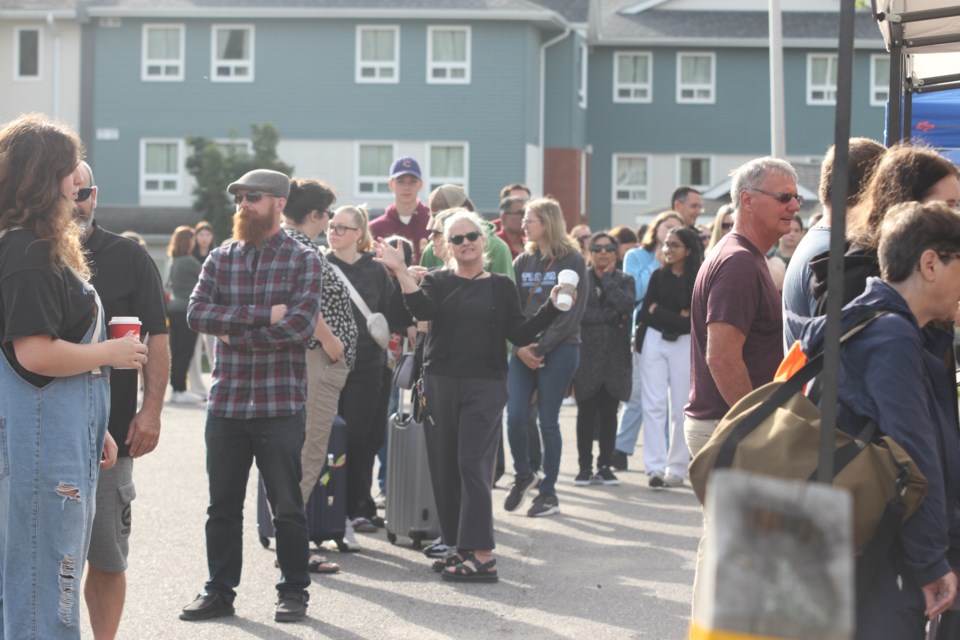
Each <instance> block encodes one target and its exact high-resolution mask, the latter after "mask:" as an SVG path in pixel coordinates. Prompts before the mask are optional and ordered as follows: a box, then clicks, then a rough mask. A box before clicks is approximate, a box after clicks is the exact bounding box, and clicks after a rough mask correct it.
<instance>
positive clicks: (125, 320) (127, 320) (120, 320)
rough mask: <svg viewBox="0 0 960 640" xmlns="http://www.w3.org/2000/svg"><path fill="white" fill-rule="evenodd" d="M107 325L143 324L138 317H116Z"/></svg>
mask: <svg viewBox="0 0 960 640" xmlns="http://www.w3.org/2000/svg"><path fill="white" fill-rule="evenodd" d="M107 324H141V322H140V318H138V317H137V316H114V317H112V318H110V322H108V323H107Z"/></svg>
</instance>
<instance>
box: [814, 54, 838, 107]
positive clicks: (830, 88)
mask: <svg viewBox="0 0 960 640" xmlns="http://www.w3.org/2000/svg"><path fill="white" fill-rule="evenodd" d="M836 103H837V54H835V53H811V54H808V55H807V104H836Z"/></svg>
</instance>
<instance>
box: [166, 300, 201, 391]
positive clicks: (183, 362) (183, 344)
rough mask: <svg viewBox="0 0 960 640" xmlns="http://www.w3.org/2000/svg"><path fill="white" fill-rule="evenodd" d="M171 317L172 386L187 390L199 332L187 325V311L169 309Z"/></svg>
mask: <svg viewBox="0 0 960 640" xmlns="http://www.w3.org/2000/svg"><path fill="white" fill-rule="evenodd" d="M167 317H168V318H169V319H170V386H172V387H173V390H174V391H186V390H187V369H189V368H190V359H191V358H193V348H194V347H195V346H196V345H197V332H196V331H194V330H193V329H191V328H190V327H188V326H187V312H186V311H168V312H167Z"/></svg>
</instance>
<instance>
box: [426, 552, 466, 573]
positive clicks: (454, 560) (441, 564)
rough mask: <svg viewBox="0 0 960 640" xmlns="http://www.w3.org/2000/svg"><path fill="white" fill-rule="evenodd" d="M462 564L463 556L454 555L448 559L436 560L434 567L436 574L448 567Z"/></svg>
mask: <svg viewBox="0 0 960 640" xmlns="http://www.w3.org/2000/svg"><path fill="white" fill-rule="evenodd" d="M461 562H463V556H461V555H460V554H459V553H452V554H450V555H449V556H447V557H446V558H441V559H440V560H434V561H433V565H432V566H433V570H434V571H435V572H437V573H440V572H442V571H443V570H444V569H446V568H447V567H455V566H457V565H458V564H460V563H461Z"/></svg>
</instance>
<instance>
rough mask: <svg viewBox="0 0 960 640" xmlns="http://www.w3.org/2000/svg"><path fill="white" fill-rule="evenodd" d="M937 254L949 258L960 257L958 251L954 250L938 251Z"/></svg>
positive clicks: (955, 258)
mask: <svg viewBox="0 0 960 640" xmlns="http://www.w3.org/2000/svg"><path fill="white" fill-rule="evenodd" d="M937 255H938V256H940V257H941V258H950V259H951V260H957V259H960V253H958V252H956V251H938V252H937Z"/></svg>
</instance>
